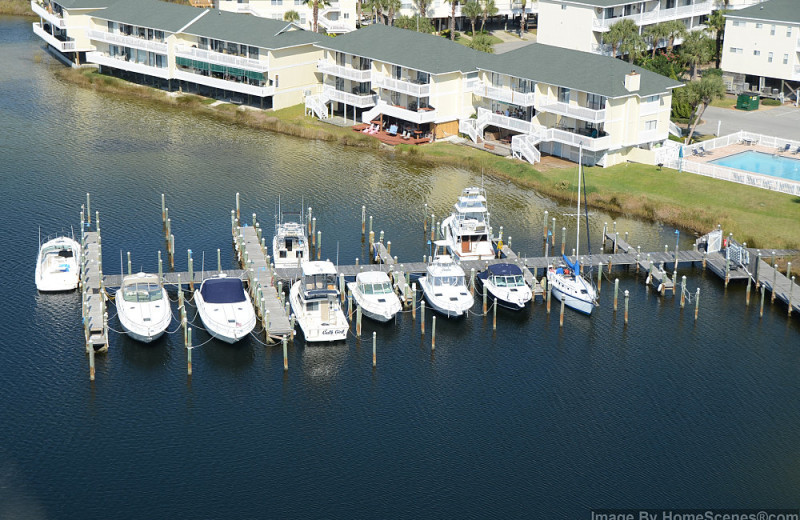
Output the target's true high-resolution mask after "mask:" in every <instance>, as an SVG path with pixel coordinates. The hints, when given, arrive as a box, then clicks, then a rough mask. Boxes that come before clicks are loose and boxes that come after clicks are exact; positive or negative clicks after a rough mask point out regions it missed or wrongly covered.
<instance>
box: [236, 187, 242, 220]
mask: <svg viewBox="0 0 800 520" xmlns="http://www.w3.org/2000/svg"><path fill="white" fill-rule="evenodd" d="M241 218H242V215H241V211H240V205H239V192H236V222H239V220H240V219H241Z"/></svg>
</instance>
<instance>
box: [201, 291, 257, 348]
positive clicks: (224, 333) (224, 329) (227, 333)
mask: <svg viewBox="0 0 800 520" xmlns="http://www.w3.org/2000/svg"><path fill="white" fill-rule="evenodd" d="M245 297H246V300H245V301H244V302H239V303H236V304H226V305H240V306H241V307H242V308H243V309H244V308H247V309H249V312H247V313H246V316H245V317H244V318H243V319H242V321H241V322H240V323H241V325H238V326H233V327H231V326H222V325H221V324H219V323H217V321H216V320H214V319H212V318H211V315H210V311H209V309H208V305H210V304H206V302H205V301H203V296H202V294H200V290H199V289H198V290H196V291H195V293H194V298H195V304H196V305H197V313H198V314H199V315H200V320H202V322H203V326H204V327H205V328H206V331H207V332H208V333H209V334H211V336H213V337H214V338H216V339H218V340H221V341H224V342H225V343H229V344H233V343H236V342H237V341H239V340H241V339H242V338H244V337H245V336H247V335H249V334H250V332H252V331H253V329H254V328H255V326H256V315H255V311H254V310H253V305H252V303H251V302H250V297H249V296H248V295H247V293H245ZM223 312H224V309H223Z"/></svg>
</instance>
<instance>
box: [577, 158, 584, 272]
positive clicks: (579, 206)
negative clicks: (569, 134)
mask: <svg viewBox="0 0 800 520" xmlns="http://www.w3.org/2000/svg"><path fill="white" fill-rule="evenodd" d="M582 170H583V145H580V146H579V147H578V218H577V221H578V232H577V236H576V237H575V261H576V262H577V261H578V258H580V248H581V173H582Z"/></svg>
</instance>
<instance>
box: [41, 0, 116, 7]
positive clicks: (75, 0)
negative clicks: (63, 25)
mask: <svg viewBox="0 0 800 520" xmlns="http://www.w3.org/2000/svg"><path fill="white" fill-rule="evenodd" d="M115 1H116V0H53V3H56V4H58V5H60V6H61V7H63V8H65V9H102V8H103V7H108V6H109V5H111V4H112V3H113V2H115Z"/></svg>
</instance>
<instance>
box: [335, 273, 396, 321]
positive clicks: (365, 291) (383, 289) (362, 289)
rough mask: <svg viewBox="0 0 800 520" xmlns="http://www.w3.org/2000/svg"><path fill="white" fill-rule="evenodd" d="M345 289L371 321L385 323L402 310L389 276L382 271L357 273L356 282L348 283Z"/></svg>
mask: <svg viewBox="0 0 800 520" xmlns="http://www.w3.org/2000/svg"><path fill="white" fill-rule="evenodd" d="M347 288H348V289H349V290H350V294H352V295H353V298H354V299H355V300H356V303H358V304H359V305H360V306H361V311H362V312H363V313H364V315H365V316H367V317H368V318H372V319H373V320H376V321H380V322H382V323H385V322H387V321H389V320H391V319H392V318H394V316H395V314H397V313H398V312H400V310H401V309H402V305H401V303H400V298H398V297H397V295H396V294H395V293H394V290H392V282H391V280H389V276H388V275H387V274H386V273H384V272H382V271H367V272H364V273H358V275H357V276H356V281H355V282H350V283H348V284H347Z"/></svg>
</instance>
